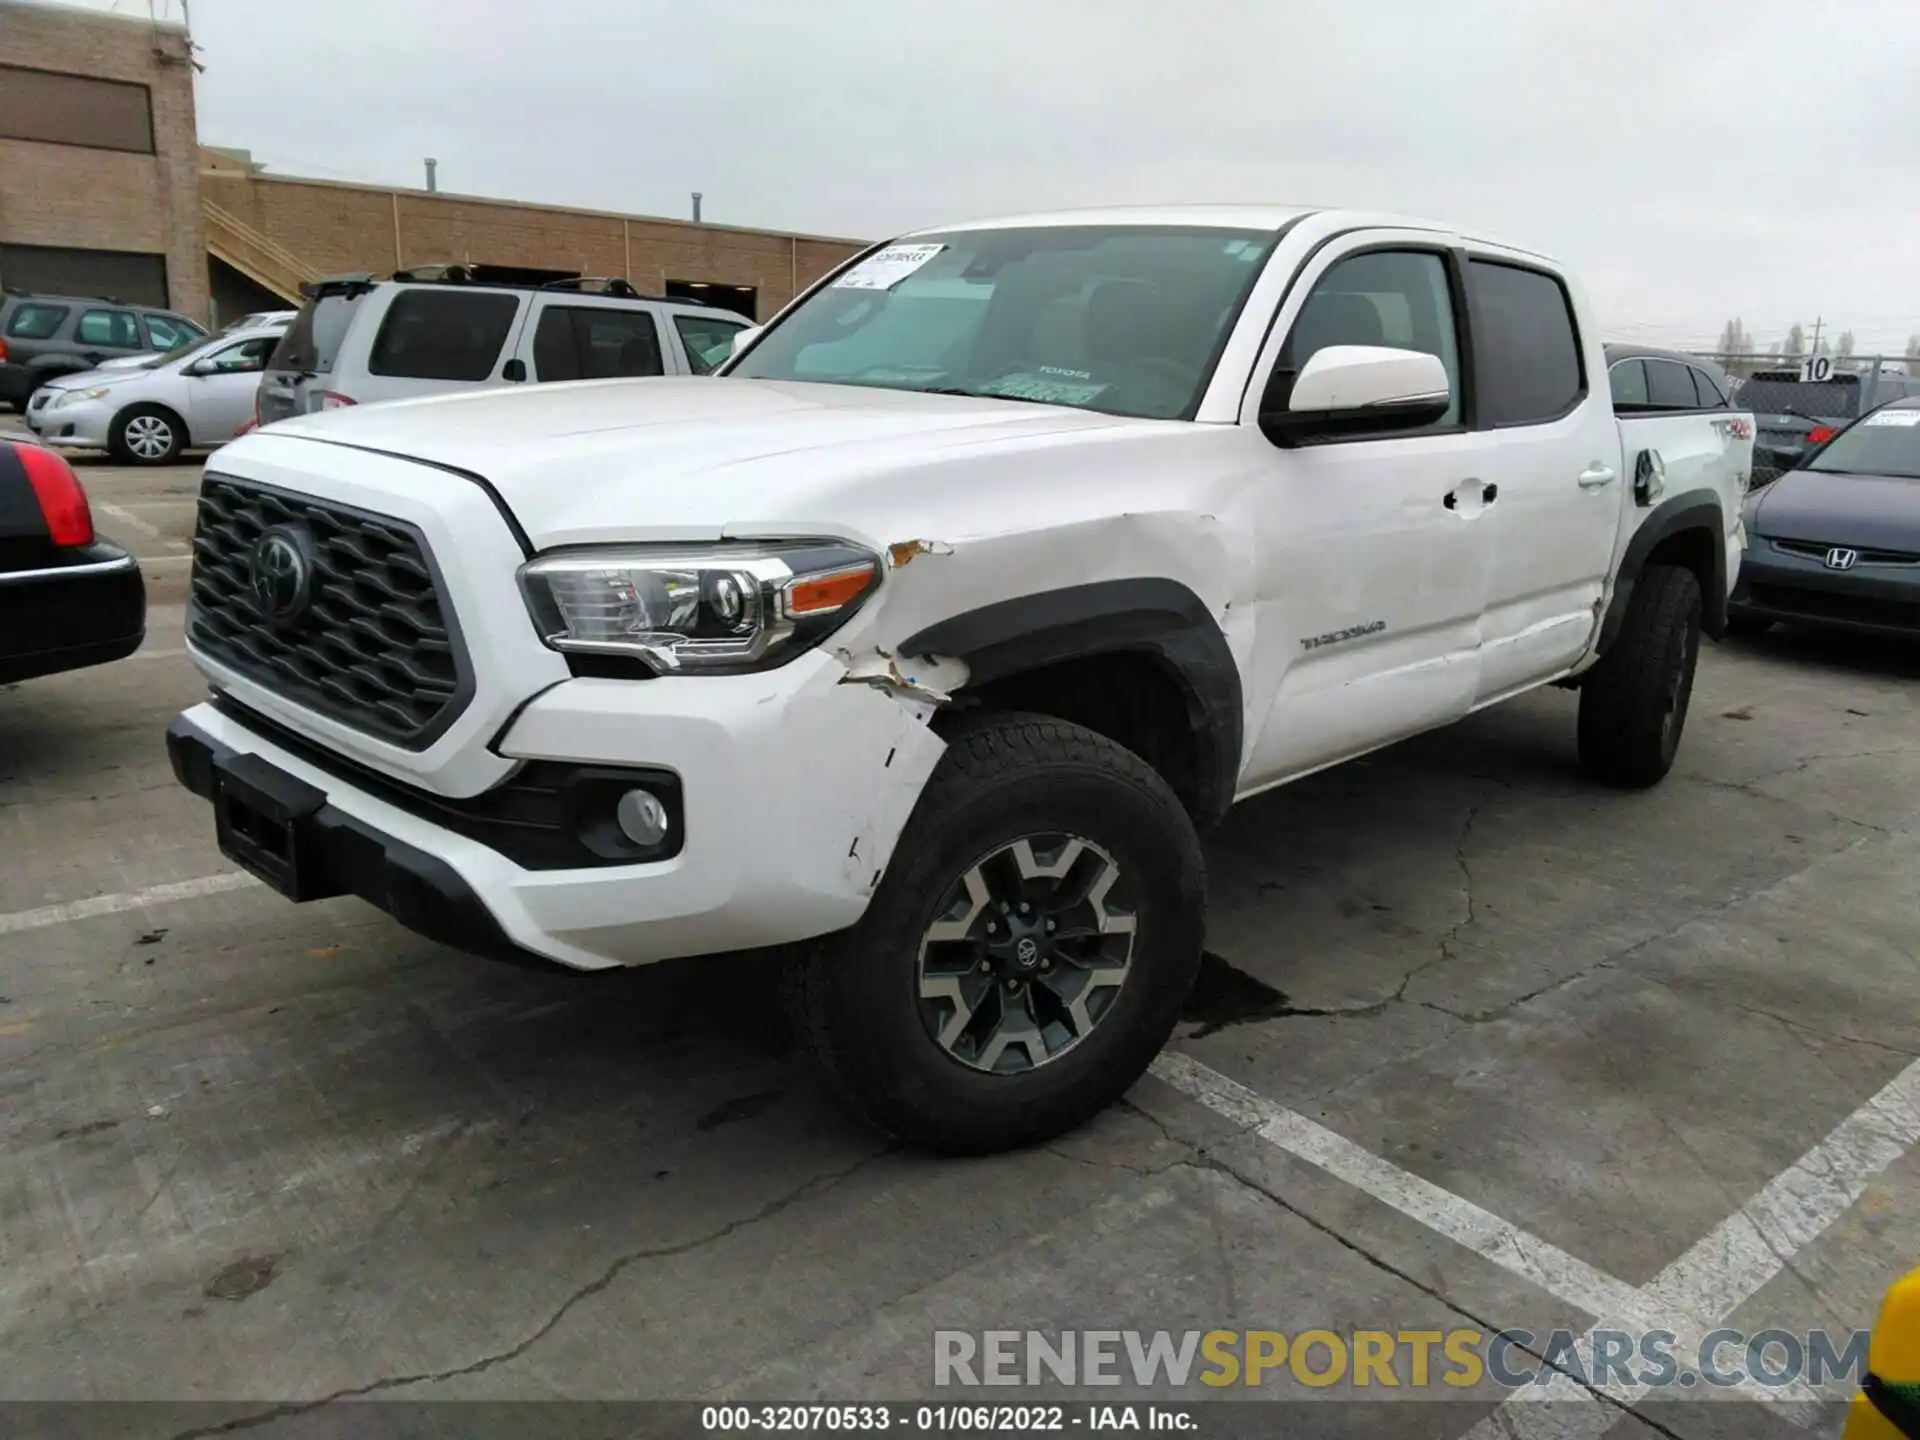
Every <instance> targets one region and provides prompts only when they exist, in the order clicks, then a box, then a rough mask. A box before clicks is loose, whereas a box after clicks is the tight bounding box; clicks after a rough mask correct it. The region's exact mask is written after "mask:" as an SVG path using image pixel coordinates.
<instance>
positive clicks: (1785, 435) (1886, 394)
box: [1734, 365, 1920, 485]
mask: <svg viewBox="0 0 1920 1440" xmlns="http://www.w3.org/2000/svg"><path fill="white" fill-rule="evenodd" d="M1916 394H1920V379H1914V378H1911V377H1909V376H1908V375H1906V374H1905V372H1903V371H1896V370H1893V369H1891V368H1889V367H1886V366H1882V365H1876V366H1875V367H1874V368H1873V369H1870V370H1865V371H1861V372H1859V373H1849V372H1844V371H1840V370H1835V371H1834V373H1833V374H1832V376H1830V377H1829V378H1828V379H1825V380H1802V379H1801V378H1800V372H1799V371H1797V370H1762V371H1759V372H1757V373H1756V374H1755V375H1754V376H1753V378H1752V379H1750V380H1746V381H1743V382H1742V383H1741V385H1740V388H1739V390H1738V391H1737V392H1736V394H1735V397H1734V398H1735V400H1736V402H1737V403H1738V404H1739V405H1740V407H1741V408H1742V409H1744V410H1750V411H1752V412H1753V415H1754V419H1755V422H1756V424H1757V427H1758V434H1757V435H1756V436H1755V438H1754V449H1753V470H1754V481H1755V483H1756V484H1760V485H1765V484H1768V483H1769V482H1771V481H1772V480H1773V479H1774V478H1775V477H1776V476H1778V475H1781V474H1783V473H1785V472H1786V471H1788V470H1791V469H1793V468H1794V467H1795V466H1796V465H1798V464H1799V463H1800V462H1801V461H1802V460H1804V459H1806V458H1807V457H1808V456H1809V455H1811V454H1812V453H1813V452H1814V451H1816V450H1818V449H1819V448H1820V447H1821V446H1822V445H1824V444H1826V443H1827V441H1829V440H1831V439H1832V438H1833V437H1834V436H1835V435H1837V434H1839V433H1840V431H1841V429H1842V428H1843V427H1845V426H1846V425H1847V424H1849V423H1850V422H1852V421H1853V420H1855V419H1857V418H1859V417H1860V416H1862V415H1865V414H1866V413H1867V412H1868V411H1870V410H1873V409H1876V408H1878V407H1879V406H1881V405H1884V404H1886V403H1887V402H1888V401H1890V400H1899V399H1903V398H1905V397H1906V396H1908V395H1916Z"/></svg>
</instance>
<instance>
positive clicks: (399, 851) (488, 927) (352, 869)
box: [167, 717, 568, 970]
mask: <svg viewBox="0 0 1920 1440" xmlns="http://www.w3.org/2000/svg"><path fill="white" fill-rule="evenodd" d="M167 760H168V762H169V763H170V764H171V765H172V766H173V773H174V776H175V778H176V779H178V780H179V781H180V783H181V784H182V785H184V786H186V788H187V789H189V790H191V791H192V792H193V793H194V794H196V795H198V796H199V797H200V798H201V799H203V800H208V801H213V802H214V803H215V804H219V803H220V795H221V788H222V782H221V779H220V773H221V770H222V768H223V767H235V766H241V767H242V775H243V783H245V784H246V785H247V786H249V787H250V788H252V787H259V788H262V789H265V790H267V791H273V790H275V789H280V790H283V791H293V790H301V789H308V788H310V787H306V786H305V785H304V784H303V782H301V781H299V780H297V779H296V778H295V777H293V776H291V775H287V774H286V773H285V772H283V771H279V770H275V769H274V768H273V767H272V766H270V765H268V764H266V762H265V761H263V760H261V759H260V757H258V756H255V755H242V754H240V753H239V752H237V751H235V750H232V749H230V748H229V747H227V746H225V745H222V744H220V743H219V742H218V741H216V740H213V739H211V738H210V737H208V736H206V735H204V734H202V733H201V732H200V731H199V730H198V729H196V728H195V727H194V726H193V725H191V724H190V723H188V721H187V720H186V719H185V718H184V717H181V718H178V719H176V720H174V722H173V723H172V724H171V725H169V726H168V727H167ZM276 778H277V780H278V781H284V782H285V784H284V785H276V783H275V782H276ZM276 798H279V797H276ZM297 823H298V825H299V832H298V833H299V842H298V850H299V879H298V883H297V889H294V890H292V891H291V892H290V893H292V894H293V897H294V898H295V899H298V900H320V899H326V898H330V897H332V896H335V895H357V896H358V897H359V898H360V899H362V900H365V901H366V902H367V903H368V904H370V905H374V906H376V907H378V908H379V909H381V910H384V911H386V912H387V914H389V915H391V916H392V917H393V918H394V919H395V920H398V921H399V922H400V923H401V924H402V925H404V926H406V927H407V928H408V929H409V930H412V931H414V932H416V933H418V934H420V935H424V936H426V937H427V938H428V939H429V940H436V941H438V942H440V943H441V944H443V945H450V946H452V947H453V948H455V949H456V950H464V951H466V952H468V953H469V954H473V955H480V956H484V957H485V958H487V959H490V960H502V961H506V962H507V963H509V964H516V965H527V966H532V967H535V968H538V969H544V970H555V969H557V970H566V969H568V967H566V966H564V965H560V964H558V963H557V962H555V961H553V960H549V959H547V958H546V957H545V956H542V955H535V954H533V953H532V952H531V951H528V950H525V949H523V948H521V947H520V946H518V945H516V944H515V943H514V942H513V941H512V940H511V939H510V938H509V937H508V936H507V933H506V932H505V931H504V930H502V929H501V928H500V922H499V921H497V920H495V919H494V918H493V914H492V912H491V911H489V910H488V909H487V907H486V906H485V905H484V904H483V903H481V900H480V897H479V895H477V894H476V893H475V892H474V889H473V887H472V886H471V885H469V884H468V883H467V882H466V881H465V880H464V879H462V878H461V876H460V874H459V872H458V871H456V870H455V869H454V868H453V867H452V866H451V865H449V864H447V862H446V861H444V860H442V859H440V858H439V857H438V856H437V855H429V854H428V853H427V852H426V851H424V850H421V849H418V848H416V847H415V846H412V845H409V844H407V843H406V842H405V841H402V840H397V839H395V838H394V837H393V836H391V835H388V834H385V833H384V832H382V831H380V830H378V829H376V828H374V827H373V826H371V825H369V824H367V823H366V822H365V821H364V820H360V819H358V818H356V817H355V816H352V815H349V814H347V813H346V812H345V811H343V810H340V809H338V808H337V807H335V806H333V805H329V804H326V803H324V801H323V802H322V803H320V804H319V805H318V807H317V808H314V809H312V810H311V812H310V813H305V814H302V815H300V816H299V818H298V821H297ZM250 868H252V867H250ZM256 873H260V871H259V870H256ZM261 878H262V879H264V880H266V881H267V882H268V883H269V884H272V885H274V886H275V888H278V889H281V890H282V891H283V893H287V892H289V887H288V885H287V884H285V883H283V877H282V876H280V875H278V874H264V873H262V874H261Z"/></svg>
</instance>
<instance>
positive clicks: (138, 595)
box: [0, 440, 147, 684]
mask: <svg viewBox="0 0 1920 1440" xmlns="http://www.w3.org/2000/svg"><path fill="white" fill-rule="evenodd" d="M146 633H147V592H146V585H145V583H144V582H143V581H142V580H141V578H140V566H139V564H138V563H137V562H136V561H135V560H134V558H133V556H131V555H129V554H128V553H127V552H126V551H125V550H122V549H121V548H120V547H119V546H118V545H113V544H110V543H108V542H107V541H105V540H102V539H100V538H99V537H98V536H97V535H95V534H94V533H93V512H92V510H91V509H90V508H89V506H88V505H87V492H86V491H85V490H84V489H83V488H81V485H80V480H79V477H78V476H76V475H75V474H74V473H73V468H72V467H71V466H70V465H68V464H67V462H66V461H65V460H63V459H61V458H60V456H58V455H56V454H54V453H53V451H51V450H45V449H42V448H41V447H40V446H38V445H28V444H24V443H14V442H10V441H6V440H0V684H11V683H12V682H13V681H16V680H30V679H32V678H33V677H35V676H37V675H51V674H53V673H55V672H56V671H60V670H77V669H79V668H80V667H81V666H83V665H103V664H105V663H106V662H107V661H109V660H118V659H120V658H121V657H122V656H125V655H131V654H132V653H133V652H134V651H135V650H138V649H139V648H140V642H141V641H142V640H144V639H145V638H146Z"/></svg>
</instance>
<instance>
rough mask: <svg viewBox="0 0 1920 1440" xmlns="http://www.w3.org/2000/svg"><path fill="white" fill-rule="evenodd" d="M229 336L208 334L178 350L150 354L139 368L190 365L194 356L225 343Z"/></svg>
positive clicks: (151, 368)
mask: <svg viewBox="0 0 1920 1440" xmlns="http://www.w3.org/2000/svg"><path fill="white" fill-rule="evenodd" d="M231 338H232V337H230V336H227V335H209V336H208V337H207V338H206V339H204V340H199V341H196V342H195V343H193V344H192V345H187V346H183V347H182V348H180V349H178V350H168V351H166V352H164V353H163V354H159V355H153V356H150V357H148V358H147V359H145V360H142V361H141V362H140V368H141V369H142V370H158V369H159V368H160V367H161V366H162V365H175V364H179V365H191V364H192V363H193V359H194V356H196V355H201V354H204V353H205V352H206V351H208V350H211V349H212V348H213V347H214V346H216V345H225V344H226V343H227V342H228V340H229V339H231Z"/></svg>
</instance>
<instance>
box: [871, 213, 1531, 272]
mask: <svg viewBox="0 0 1920 1440" xmlns="http://www.w3.org/2000/svg"><path fill="white" fill-rule="evenodd" d="M1309 220H1310V221H1312V222H1313V228H1314V229H1315V230H1317V231H1320V232H1321V233H1322V234H1323V235H1325V236H1333V235H1338V234H1341V233H1343V232H1345V231H1349V230H1434V231H1439V232H1441V233H1442V234H1448V235H1459V236H1461V237H1463V238H1465V239H1467V240H1468V241H1470V242H1472V243H1474V244H1480V245H1486V246H1489V247H1492V248H1495V249H1500V250H1507V251H1511V252H1512V253H1514V254H1516V255H1530V256H1533V257H1534V258H1536V259H1539V260H1545V261H1547V262H1548V263H1549V264H1553V263H1554V262H1553V261H1552V260H1551V259H1550V257H1548V256H1545V255H1543V254H1541V253H1540V252H1539V251H1537V250H1535V249H1533V248H1532V247H1531V246H1527V245H1516V244H1515V243H1514V242H1513V241H1511V240H1507V239H1505V238H1503V237H1501V236H1498V235H1489V234H1487V233H1485V232H1483V231H1476V230H1466V229H1462V228H1461V227H1459V226H1457V225H1450V224H1448V223H1447V222H1446V221H1444V220H1434V219H1425V218H1421V217H1419V216H1413V215H1396V214H1392V213H1389V212H1385V211H1373V210H1343V209H1337V208H1328V207H1325V206H1316V205H1238V204H1218V205H1125V206H1111V207H1098V206H1096V207H1092V208H1088V209H1082V210H1052V211H1041V212H1037V213H1035V214H1031V215H1003V216H998V217H995V218H992V219H986V220H968V221H957V222H955V223H953V224H948V225H926V226H922V227H921V228H919V229H917V230H911V231H908V232H907V233H906V234H904V235H902V236H900V237H899V238H900V239H901V240H914V239H918V238H920V237H922V236H928V235H950V234H953V233H954V232H956V231H963V230H1019V229H1035V228H1039V227H1041V226H1064V225H1109V226H1129V225H1170V226H1182V227H1193V228H1199V229H1212V228H1218V229H1223V230H1264V231H1269V232H1271V231H1281V230H1288V229H1291V228H1292V227H1294V226H1295V225H1297V224H1299V223H1301V222H1302V221H1309Z"/></svg>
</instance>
